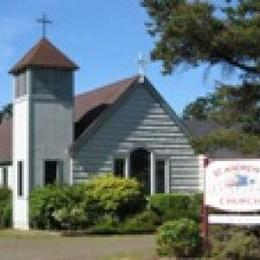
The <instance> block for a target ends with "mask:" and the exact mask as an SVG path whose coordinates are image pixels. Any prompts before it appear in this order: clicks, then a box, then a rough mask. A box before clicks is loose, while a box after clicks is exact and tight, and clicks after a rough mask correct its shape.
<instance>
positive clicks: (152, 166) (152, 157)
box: [150, 151, 156, 195]
mask: <svg viewBox="0 0 260 260" xmlns="http://www.w3.org/2000/svg"><path fill="white" fill-rule="evenodd" d="M155 174H156V169H155V153H154V152H153V151H151V152H150V185H151V187H150V193H151V195H153V194H155V187H156V186H155V181H156V178H155V177H156V176H155Z"/></svg>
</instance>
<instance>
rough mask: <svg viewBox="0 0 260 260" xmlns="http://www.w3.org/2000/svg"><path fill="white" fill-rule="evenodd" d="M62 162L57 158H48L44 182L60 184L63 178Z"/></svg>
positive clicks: (45, 165) (45, 164)
mask: <svg viewBox="0 0 260 260" xmlns="http://www.w3.org/2000/svg"><path fill="white" fill-rule="evenodd" d="M59 175H61V162H59V161H55V160H47V161H45V162H44V184H45V185H52V184H58V179H60V180H61V176H59Z"/></svg>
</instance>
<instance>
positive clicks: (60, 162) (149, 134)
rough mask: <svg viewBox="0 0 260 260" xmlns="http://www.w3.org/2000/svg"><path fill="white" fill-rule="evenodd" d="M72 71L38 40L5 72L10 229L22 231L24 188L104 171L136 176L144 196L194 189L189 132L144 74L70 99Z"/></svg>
mask: <svg viewBox="0 0 260 260" xmlns="http://www.w3.org/2000/svg"><path fill="white" fill-rule="evenodd" d="M78 68H79V67H78V66H77V65H76V64H75V63H74V62H73V61H72V60H71V59H70V58H68V57H67V56H65V55H64V54H63V53H62V52H61V51H60V50H59V49H58V48H56V47H55V46H54V45H53V44H52V43H51V42H50V41H49V40H48V39H47V38H46V37H43V38H42V39H41V40H40V41H39V42H38V43H37V44H36V45H35V46H34V47H33V48H32V49H31V50H30V51H29V52H28V53H27V54H26V55H25V56H24V57H23V58H22V59H21V60H20V61H19V62H18V63H17V64H16V65H15V66H14V67H13V68H12V69H11V70H10V73H11V75H12V76H13V116H12V117H10V118H6V119H4V120H3V122H2V123H1V124H0V179H1V181H0V184H2V185H8V186H9V187H10V188H11V189H12V191H13V224H14V227H15V228H19V229H27V228H29V217H28V216H29V202H28V196H29V194H30V191H31V190H32V189H34V188H35V187H42V186H45V185H48V184H57V185H62V184H65V183H67V184H75V183H79V182H82V181H87V180H88V179H89V178H91V177H92V176H96V175H98V174H107V173H112V174H115V175H117V176H122V177H125V178H136V179H137V180H139V181H140V182H141V183H142V184H143V185H144V188H145V190H146V192H147V194H154V193H164V192H165V193H169V192H192V191H198V190H200V189H201V178H200V176H201V173H200V167H201V160H200V156H199V155H196V154H195V152H194V150H193V148H192V147H191V145H190V143H189V139H190V133H189V131H188V130H187V128H186V127H185V125H184V124H183V122H182V121H181V120H180V119H179V118H178V116H177V115H176V113H175V112H174V111H173V109H172V108H171V107H170V106H169V105H168V104H167V102H166V101H165V100H164V99H163V97H162V96H161V95H160V93H158V91H157V90H156V88H155V87H154V86H153V85H152V83H151V82H150V81H149V79H148V78H146V77H145V76H144V75H136V76H132V77H129V78H126V79H121V80H119V81H117V82H114V83H110V84H107V85H104V86H101V87H99V88H96V89H94V90H92V91H89V92H86V93H82V94H80V95H76V96H75V95H74V73H75V71H76V70H78ZM86 80H87V79H86Z"/></svg>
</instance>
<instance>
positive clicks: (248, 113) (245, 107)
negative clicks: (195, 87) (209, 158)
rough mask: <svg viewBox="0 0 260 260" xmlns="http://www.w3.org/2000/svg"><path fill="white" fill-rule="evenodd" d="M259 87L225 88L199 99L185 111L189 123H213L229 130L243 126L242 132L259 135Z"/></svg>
mask: <svg viewBox="0 0 260 260" xmlns="http://www.w3.org/2000/svg"><path fill="white" fill-rule="evenodd" d="M259 101H260V87H259V85H256V84H245V85H244V86H226V85H222V86H220V87H218V88H216V90H215V92H213V93H210V94H208V95H207V96H205V97H200V98H198V99H197V100H195V101H194V102H192V103H190V104H189V105H187V106H186V107H185V109H184V111H183V118H184V119H186V120H191V119H197V120H212V121H215V122H218V123H219V124H221V125H223V126H225V127H230V126H232V125H234V124H237V123H241V124H242V125H243V127H242V130H243V131H244V132H247V133H253V134H257V135H260V125H259V122H260V103H259Z"/></svg>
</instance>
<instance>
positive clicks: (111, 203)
mask: <svg viewBox="0 0 260 260" xmlns="http://www.w3.org/2000/svg"><path fill="white" fill-rule="evenodd" d="M87 186H88V196H89V197H90V198H91V199H92V200H93V201H95V202H96V204H97V205H98V209H99V210H100V211H99V212H98V213H99V216H100V217H101V218H102V217H105V218H108V217H110V218H111V219H112V220H113V221H116V222H117V221H119V222H120V221H122V220H124V219H125V218H126V217H129V216H132V215H134V214H136V213H139V212H141V211H142V210H144V208H145V206H146V203H147V201H146V198H145V195H144V192H143V190H142V187H141V185H140V183H139V182H138V181H136V180H134V179H126V178H121V177H115V176H113V175H103V176H99V177H95V178H93V179H91V180H90V181H89V182H88V183H87ZM87 203H88V201H87ZM87 203H86V206H87Z"/></svg>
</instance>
